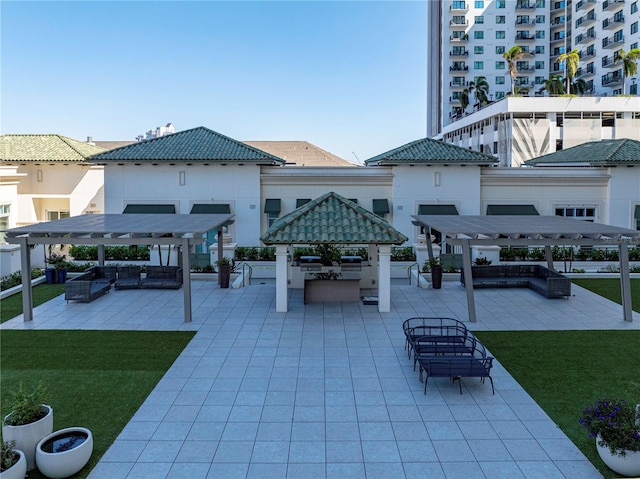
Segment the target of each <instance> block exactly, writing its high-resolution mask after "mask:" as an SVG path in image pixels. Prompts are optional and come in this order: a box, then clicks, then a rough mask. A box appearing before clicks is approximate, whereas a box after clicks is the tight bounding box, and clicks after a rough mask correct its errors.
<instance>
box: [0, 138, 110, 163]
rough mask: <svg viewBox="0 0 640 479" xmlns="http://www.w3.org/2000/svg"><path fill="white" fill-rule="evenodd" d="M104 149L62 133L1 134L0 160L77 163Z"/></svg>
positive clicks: (11, 161) (10, 161)
mask: <svg viewBox="0 0 640 479" xmlns="http://www.w3.org/2000/svg"><path fill="white" fill-rule="evenodd" d="M103 151H105V150H104V148H101V147H99V146H95V145H90V144H88V143H83V142H81V141H78V140H74V139H72V138H68V137H66V136H63V135H54V134H52V135H39V134H28V135H2V136H0V161H2V162H3V163H38V162H47V163H53V162H55V163H79V162H84V161H86V159H87V158H88V157H90V156H91V155H95V154H96V153H101V152H103Z"/></svg>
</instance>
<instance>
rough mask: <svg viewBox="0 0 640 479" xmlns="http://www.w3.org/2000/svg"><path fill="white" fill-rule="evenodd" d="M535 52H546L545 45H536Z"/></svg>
mask: <svg viewBox="0 0 640 479" xmlns="http://www.w3.org/2000/svg"><path fill="white" fill-rule="evenodd" d="M535 52H536V53H537V54H544V45H536V49H535Z"/></svg>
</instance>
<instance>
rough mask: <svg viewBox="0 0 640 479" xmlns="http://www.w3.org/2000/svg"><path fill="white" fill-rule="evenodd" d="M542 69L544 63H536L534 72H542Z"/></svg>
mask: <svg viewBox="0 0 640 479" xmlns="http://www.w3.org/2000/svg"><path fill="white" fill-rule="evenodd" d="M543 69H544V62H542V61H537V62H536V70H543Z"/></svg>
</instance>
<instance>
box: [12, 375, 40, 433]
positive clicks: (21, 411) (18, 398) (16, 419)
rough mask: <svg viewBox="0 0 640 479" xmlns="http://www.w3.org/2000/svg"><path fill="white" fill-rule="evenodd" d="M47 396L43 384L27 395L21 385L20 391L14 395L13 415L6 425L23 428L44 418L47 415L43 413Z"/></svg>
mask: <svg viewBox="0 0 640 479" xmlns="http://www.w3.org/2000/svg"><path fill="white" fill-rule="evenodd" d="M46 395H47V391H46V389H45V388H44V387H43V386H42V383H38V385H37V386H36V388H35V389H34V390H33V391H32V392H31V393H27V392H26V391H25V390H24V389H23V388H22V383H20V387H19V388H18V390H17V391H15V392H14V393H13V404H12V405H11V414H10V415H9V417H7V418H6V419H5V421H4V423H5V424H6V425H8V426H22V425H24V424H31V423H32V422H36V421H37V420H38V419H41V418H43V417H44V416H45V415H46V413H43V412H42V407H41V406H42V404H44V402H45V396H46Z"/></svg>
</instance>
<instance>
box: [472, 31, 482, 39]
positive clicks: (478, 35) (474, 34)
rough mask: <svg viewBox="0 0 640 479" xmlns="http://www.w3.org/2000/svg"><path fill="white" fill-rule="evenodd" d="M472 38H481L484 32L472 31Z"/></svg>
mask: <svg viewBox="0 0 640 479" xmlns="http://www.w3.org/2000/svg"><path fill="white" fill-rule="evenodd" d="M473 38H475V39H476V40H483V39H484V32H483V31H482V30H480V31H475V32H473Z"/></svg>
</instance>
